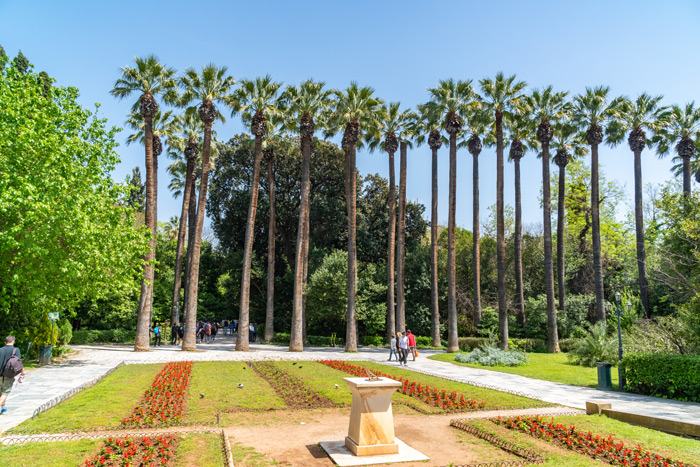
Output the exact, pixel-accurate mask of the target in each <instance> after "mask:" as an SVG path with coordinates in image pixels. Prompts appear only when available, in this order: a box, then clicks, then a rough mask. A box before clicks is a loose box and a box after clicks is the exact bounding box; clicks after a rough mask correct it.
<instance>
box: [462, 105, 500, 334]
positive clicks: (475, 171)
mask: <svg viewBox="0 0 700 467" xmlns="http://www.w3.org/2000/svg"><path fill="white" fill-rule="evenodd" d="M492 125H493V113H492V112H491V111H488V110H485V109H484V108H483V106H482V105H481V104H480V103H479V102H475V103H474V105H471V106H470V107H469V116H468V117H467V126H468V129H469V131H468V132H466V133H464V138H463V139H462V140H461V141H460V143H459V145H460V147H466V148H467V150H468V151H469V154H471V155H472V276H473V281H472V282H473V295H474V296H473V298H472V303H473V304H474V305H473V308H474V313H473V314H474V316H473V322H474V330H476V329H477V328H478V327H479V322H480V321H481V248H480V244H479V242H480V238H479V237H480V235H479V154H481V149H482V147H483V146H484V145H486V146H493V144H494V134H493V132H490V131H489V129H490V127H491V126H492ZM467 136H469V137H468V138H467ZM482 138H485V139H486V140H485V141H482Z"/></svg>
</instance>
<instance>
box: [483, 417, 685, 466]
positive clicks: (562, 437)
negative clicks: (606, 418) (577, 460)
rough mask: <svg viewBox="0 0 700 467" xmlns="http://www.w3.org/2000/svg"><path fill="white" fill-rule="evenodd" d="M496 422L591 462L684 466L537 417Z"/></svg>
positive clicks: (640, 448) (668, 459) (620, 442)
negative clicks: (579, 455) (588, 459)
mask: <svg viewBox="0 0 700 467" xmlns="http://www.w3.org/2000/svg"><path fill="white" fill-rule="evenodd" d="M495 422H496V423H497V424H498V425H502V426H505V427H506V428H509V429H511V430H519V431H522V432H525V433H529V434H530V435H531V436H534V437H536V438H541V439H544V440H547V441H550V442H554V443H556V444H559V445H560V446H562V447H566V448H568V449H571V450H572V451H576V452H578V453H580V454H584V455H586V456H588V457H592V458H593V459H597V460H603V461H607V462H608V463H610V464H612V465H625V466H631V467H683V466H684V465H685V464H684V463H683V462H680V461H675V460H673V459H671V458H668V457H663V456H660V455H658V454H654V453H651V452H649V451H646V450H644V449H642V447H641V446H639V445H637V446H636V447H627V446H625V443H624V442H622V441H616V440H615V438H613V437H612V436H608V437H607V438H606V437H601V436H597V435H593V434H592V433H591V432H590V431H589V432H587V433H584V432H582V431H579V430H577V429H576V427H575V426H573V425H571V426H569V427H565V426H564V425H562V424H554V423H553V421H552V422H549V423H548V422H546V421H544V420H543V419H542V417H540V416H536V417H520V416H518V417H509V418H505V419H503V418H501V417H498V419H497V420H495Z"/></svg>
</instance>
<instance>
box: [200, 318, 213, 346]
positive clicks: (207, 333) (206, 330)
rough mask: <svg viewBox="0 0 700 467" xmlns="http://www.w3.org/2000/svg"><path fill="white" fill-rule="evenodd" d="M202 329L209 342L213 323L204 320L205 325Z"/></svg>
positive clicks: (205, 340)
mask: <svg viewBox="0 0 700 467" xmlns="http://www.w3.org/2000/svg"><path fill="white" fill-rule="evenodd" d="M202 331H204V335H203V338H204V342H206V343H207V344H208V343H209V338H210V337H211V324H209V321H205V322H204V326H202Z"/></svg>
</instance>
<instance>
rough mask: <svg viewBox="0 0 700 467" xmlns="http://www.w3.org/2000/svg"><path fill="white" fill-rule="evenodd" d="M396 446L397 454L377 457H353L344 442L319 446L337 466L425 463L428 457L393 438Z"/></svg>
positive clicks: (323, 442) (328, 442)
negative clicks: (397, 448) (397, 446)
mask: <svg viewBox="0 0 700 467" xmlns="http://www.w3.org/2000/svg"><path fill="white" fill-rule="evenodd" d="M394 439H395V440H396V444H398V445H399V453H398V454H383V455H377V456H362V457H359V456H355V455H354V454H353V453H352V452H350V450H349V449H348V448H347V447H345V441H321V442H320V443H319V444H320V445H321V447H322V448H323V449H324V450H325V451H326V452H327V453H328V456H330V458H331V459H332V460H333V462H335V463H336V464H337V465H339V466H341V467H343V466H351V465H373V464H390V463H394V462H416V461H427V460H430V457H428V456H426V455H425V454H423V453H422V452H420V451H418V450H416V449H413V448H412V447H411V446H409V445H407V444H406V443H404V442H403V441H401V440H400V439H398V438H394Z"/></svg>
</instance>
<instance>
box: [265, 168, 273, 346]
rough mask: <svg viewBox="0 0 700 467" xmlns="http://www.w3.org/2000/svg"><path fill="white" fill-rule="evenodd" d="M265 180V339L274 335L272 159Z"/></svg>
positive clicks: (269, 340) (270, 339)
mask: <svg viewBox="0 0 700 467" xmlns="http://www.w3.org/2000/svg"><path fill="white" fill-rule="evenodd" d="M267 181H268V185H269V188H270V224H269V227H268V230H267V310H266V313H265V340H266V341H268V342H271V341H272V338H273V337H274V335H275V173H274V171H273V170H272V160H268V161H267Z"/></svg>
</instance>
